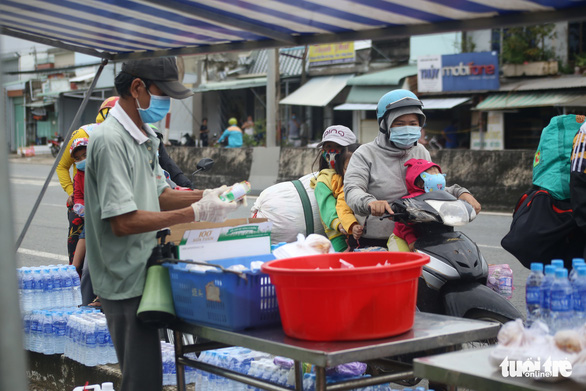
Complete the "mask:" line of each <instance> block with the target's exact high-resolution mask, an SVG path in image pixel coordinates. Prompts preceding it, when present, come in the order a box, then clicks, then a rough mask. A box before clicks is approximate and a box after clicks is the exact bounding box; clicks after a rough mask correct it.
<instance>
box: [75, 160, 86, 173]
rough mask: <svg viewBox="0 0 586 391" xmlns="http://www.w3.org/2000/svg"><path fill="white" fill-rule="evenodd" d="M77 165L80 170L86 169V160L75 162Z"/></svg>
mask: <svg viewBox="0 0 586 391" xmlns="http://www.w3.org/2000/svg"><path fill="white" fill-rule="evenodd" d="M75 167H77V169H78V170H81V171H85V160H82V161H81V162H75Z"/></svg>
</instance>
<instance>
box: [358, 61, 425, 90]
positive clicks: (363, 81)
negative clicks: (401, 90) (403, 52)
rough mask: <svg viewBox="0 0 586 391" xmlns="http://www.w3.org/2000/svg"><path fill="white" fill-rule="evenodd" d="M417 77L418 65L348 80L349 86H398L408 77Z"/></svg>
mask: <svg viewBox="0 0 586 391" xmlns="http://www.w3.org/2000/svg"><path fill="white" fill-rule="evenodd" d="M414 75H417V65H405V66H401V67H396V68H390V69H386V70H384V71H380V72H374V73H369V74H366V75H360V76H354V77H353V78H351V79H350V80H348V85H349V86H380V85H392V86H394V85H398V84H399V83H400V82H401V80H403V79H404V78H406V77H407V76H414Z"/></svg>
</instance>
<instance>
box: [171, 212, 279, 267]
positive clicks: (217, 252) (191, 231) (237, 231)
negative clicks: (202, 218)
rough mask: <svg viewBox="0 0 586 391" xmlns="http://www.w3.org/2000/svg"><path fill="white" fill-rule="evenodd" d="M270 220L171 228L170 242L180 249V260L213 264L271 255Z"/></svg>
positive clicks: (247, 220) (182, 225)
mask: <svg viewBox="0 0 586 391" xmlns="http://www.w3.org/2000/svg"><path fill="white" fill-rule="evenodd" d="M271 227H272V223H271V222H268V221H267V219H232V220H226V221H225V222H223V223H189V224H179V225H176V226H173V227H171V235H170V236H169V241H172V242H174V243H175V244H177V245H178V246H179V259H185V260H188V259H190V260H194V261H211V260H215V259H224V258H232V257H245V256H253V255H262V254H270V252H271V237H270V233H271Z"/></svg>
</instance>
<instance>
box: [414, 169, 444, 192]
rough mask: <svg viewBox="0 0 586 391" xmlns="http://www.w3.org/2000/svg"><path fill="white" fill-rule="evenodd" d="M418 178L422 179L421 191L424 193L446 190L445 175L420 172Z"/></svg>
mask: <svg viewBox="0 0 586 391" xmlns="http://www.w3.org/2000/svg"><path fill="white" fill-rule="evenodd" d="M419 176H420V177H421V179H423V190H425V192H426V193H429V192H432V191H438V190H446V174H428V173H427V172H422V173H421V175H419Z"/></svg>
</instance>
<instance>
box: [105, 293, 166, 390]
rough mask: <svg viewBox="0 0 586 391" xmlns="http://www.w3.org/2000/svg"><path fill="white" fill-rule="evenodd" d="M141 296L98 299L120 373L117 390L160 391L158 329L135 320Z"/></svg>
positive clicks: (161, 365)
mask: <svg viewBox="0 0 586 391" xmlns="http://www.w3.org/2000/svg"><path fill="white" fill-rule="evenodd" d="M140 299H141V297H134V298H132V299H126V300H106V299H103V298H100V301H101V302H102V310H103V311H104V314H106V320H107V321H108V329H109V330H110V335H111V336H112V342H113V343H114V348H115V350H116V356H117V357H118V363H119V364H120V370H121V371H122V389H121V391H161V390H162V389H163V364H162V359H161V343H160V340H159V330H158V329H156V328H154V327H152V326H148V325H146V324H144V323H143V322H141V321H140V320H138V318H137V317H136V311H137V310H138V306H139V304H140Z"/></svg>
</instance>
